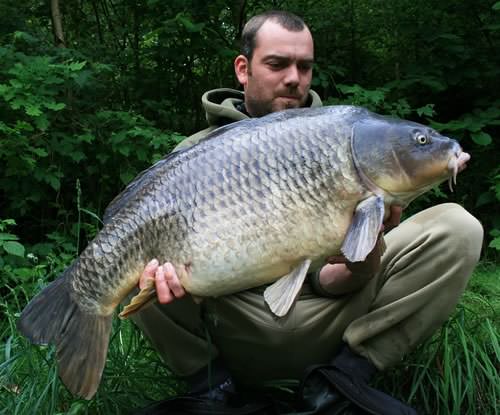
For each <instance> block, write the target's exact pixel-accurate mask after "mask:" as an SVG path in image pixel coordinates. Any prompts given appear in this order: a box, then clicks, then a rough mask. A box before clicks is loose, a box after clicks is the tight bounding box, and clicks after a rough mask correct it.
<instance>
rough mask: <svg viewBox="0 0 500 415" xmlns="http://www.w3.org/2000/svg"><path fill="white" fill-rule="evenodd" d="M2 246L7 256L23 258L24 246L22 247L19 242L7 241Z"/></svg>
mask: <svg viewBox="0 0 500 415" xmlns="http://www.w3.org/2000/svg"><path fill="white" fill-rule="evenodd" d="M2 246H3V249H4V250H5V252H7V253H8V254H11V255H15V256H20V257H23V256H24V246H22V245H21V244H20V243H19V242H14V241H7V242H5V243H4V244H3V245H2Z"/></svg>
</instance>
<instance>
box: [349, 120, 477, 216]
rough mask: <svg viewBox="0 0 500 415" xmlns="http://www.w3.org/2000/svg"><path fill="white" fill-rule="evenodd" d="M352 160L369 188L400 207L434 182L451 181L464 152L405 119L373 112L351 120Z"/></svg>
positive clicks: (465, 158)
mask: <svg viewBox="0 0 500 415" xmlns="http://www.w3.org/2000/svg"><path fill="white" fill-rule="evenodd" d="M351 146H352V153H353V158H354V164H355V166H356V168H357V170H358V173H359V175H360V176H361V178H362V179H363V181H364V182H365V184H366V185H367V186H368V188H370V190H372V191H374V192H375V193H378V194H380V193H383V194H384V196H385V198H386V200H390V201H391V203H393V204H399V205H401V206H403V207H404V206H406V205H408V203H410V202H411V201H412V200H413V199H415V198H416V197H417V196H419V195H421V194H423V193H425V192H426V191H427V190H429V189H431V188H432V187H434V186H436V185H438V184H439V183H441V182H443V181H445V180H447V179H448V180H449V183H450V188H451V190H453V188H452V184H453V183H456V176H457V173H458V172H459V171H461V170H463V169H464V168H465V166H466V162H467V161H468V160H469V159H470V155H469V154H467V153H465V152H464V151H463V150H462V148H461V146H460V145H459V144H458V142H457V141H456V140H453V139H451V138H448V137H445V136H443V135H441V134H440V133H438V132H437V131H436V130H434V129H432V128H430V127H427V126H425V125H422V124H418V123H415V122H411V121H404V120H397V119H392V118H388V117H383V116H378V115H374V116H373V117H367V118H364V119H361V120H359V121H357V122H356V123H355V124H354V125H353V130H352V138H351Z"/></svg>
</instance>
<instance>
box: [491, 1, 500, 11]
mask: <svg viewBox="0 0 500 415" xmlns="http://www.w3.org/2000/svg"><path fill="white" fill-rule="evenodd" d="M491 8H492V9H493V10H500V1H497V2H496V3H495V4H494V5H493V6H491Z"/></svg>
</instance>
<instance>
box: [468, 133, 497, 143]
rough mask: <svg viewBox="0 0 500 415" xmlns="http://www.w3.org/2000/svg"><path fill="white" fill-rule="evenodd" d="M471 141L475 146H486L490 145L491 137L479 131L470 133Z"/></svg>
mask: <svg viewBox="0 0 500 415" xmlns="http://www.w3.org/2000/svg"><path fill="white" fill-rule="evenodd" d="M471 137H472V141H474V142H475V143H476V144H479V145H480V146H487V145H489V144H491V141H492V140H491V135H489V134H488V133H485V132H484V131H480V132H479V133H472V134H471Z"/></svg>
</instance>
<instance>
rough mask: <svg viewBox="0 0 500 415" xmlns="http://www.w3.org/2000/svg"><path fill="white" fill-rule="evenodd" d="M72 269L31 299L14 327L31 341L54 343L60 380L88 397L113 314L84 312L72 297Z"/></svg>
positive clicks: (103, 358) (103, 356)
mask: <svg viewBox="0 0 500 415" xmlns="http://www.w3.org/2000/svg"><path fill="white" fill-rule="evenodd" d="M72 268H73V267H70V268H69V269H68V270H66V271H65V272H64V274H63V275H62V276H61V277H59V278H58V279H57V280H55V281H54V282H52V283H51V284H50V285H49V286H48V287H46V288H45V289H44V290H43V291H42V292H41V293H39V294H38V295H37V296H36V297H35V298H33V300H31V302H30V303H29V304H28V305H27V306H26V308H25V309H24V310H23V312H22V314H21V317H20V318H19V320H18V322H17V328H18V330H19V331H20V332H21V333H22V334H23V335H24V336H26V337H27V338H28V339H29V340H30V341H31V342H32V343H35V344H49V343H51V344H54V345H55V346H56V350H57V360H58V362H59V376H60V377H61V379H62V381H63V382H64V384H65V385H66V386H67V388H68V389H69V390H70V391H71V392H72V393H73V394H75V395H78V396H81V397H83V398H85V399H90V398H92V396H94V394H95V392H96V391H97V387H98V386H99V382H100V380H101V375H102V371H103V368H104V364H105V362H106V355H107V351H108V343H109V334H110V331H111V321H112V317H113V316H112V315H109V316H100V315H97V314H91V313H88V312H86V311H84V310H82V309H81V308H80V307H79V305H78V304H77V303H76V302H75V301H74V300H73V298H72V296H71V292H72V287H71V284H70V278H69V277H70V274H71V269H72Z"/></svg>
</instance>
